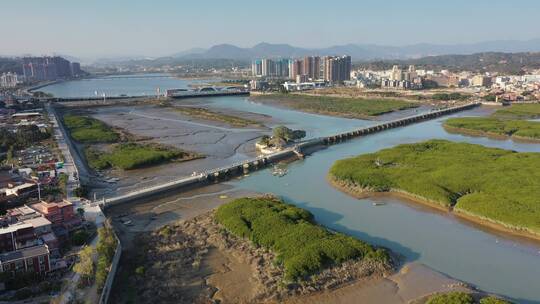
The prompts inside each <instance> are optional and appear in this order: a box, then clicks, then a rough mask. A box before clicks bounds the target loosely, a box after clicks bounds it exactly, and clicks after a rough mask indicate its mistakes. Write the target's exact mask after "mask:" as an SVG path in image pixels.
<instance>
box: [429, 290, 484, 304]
mask: <svg viewBox="0 0 540 304" xmlns="http://www.w3.org/2000/svg"><path fill="white" fill-rule="evenodd" d="M426 304H474V299H473V297H472V296H471V295H470V294H468V293H465V292H457V291H455V292H449V293H443V294H438V295H434V296H432V297H431V298H429V300H428V301H427V302H426Z"/></svg>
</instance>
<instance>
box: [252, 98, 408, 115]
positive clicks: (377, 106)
mask: <svg viewBox="0 0 540 304" xmlns="http://www.w3.org/2000/svg"><path fill="white" fill-rule="evenodd" d="M256 98H263V99H272V100H278V101H283V102H285V103H286V104H287V106H290V107H292V108H293V109H297V110H301V111H307V112H313V113H321V114H337V115H342V116H347V117H357V118H362V117H367V116H377V115H382V114H385V113H390V112H393V111H398V110H404V109H409V108H415V107H418V105H417V104H414V103H411V102H406V101H402V100H396V99H382V98H379V99H367V98H347V97H330V96H311V95H299V94H270V95H261V96H259V97H256Z"/></svg>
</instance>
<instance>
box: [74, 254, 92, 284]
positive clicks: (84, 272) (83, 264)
mask: <svg viewBox="0 0 540 304" xmlns="http://www.w3.org/2000/svg"><path fill="white" fill-rule="evenodd" d="M93 254H94V249H93V248H92V247H90V246H86V247H84V248H83V249H82V250H81V251H80V252H79V262H77V264H75V265H74V266H73V271H75V272H76V273H78V274H79V275H80V276H81V279H83V281H84V282H85V283H86V284H89V283H90V281H91V280H92V276H93V275H94V260H93V259H92V256H93Z"/></svg>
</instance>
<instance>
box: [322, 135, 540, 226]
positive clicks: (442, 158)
mask: <svg viewBox="0 0 540 304" xmlns="http://www.w3.org/2000/svg"><path fill="white" fill-rule="evenodd" d="M539 168H540V153H518V152H514V151H509V150H503V149H496V148H487V147H483V146H481V145H474V144H467V143H455V142H449V141H445V140H430V141H426V142H422V143H416V144H406V145H399V146H396V147H394V148H390V149H384V150H381V151H378V152H376V153H371V154H364V155H360V156H357V157H354V158H349V159H344V160H339V161H337V162H335V163H334V165H333V166H332V168H331V169H330V173H329V174H330V177H331V178H332V179H334V180H335V181H336V182H337V183H339V184H343V185H347V186H351V187H353V188H355V189H362V190H363V191H404V192H406V193H409V194H411V195H413V196H417V197H419V198H422V199H423V200H427V201H430V202H433V203H437V204H440V205H442V206H446V207H451V206H454V210H458V211H460V212H464V213H467V214H469V215H471V216H474V217H477V218H480V219H485V220H490V221H492V222H496V223H499V224H501V225H504V226H506V227H508V228H512V229H516V230H528V231H529V232H531V233H535V234H540V170H539Z"/></svg>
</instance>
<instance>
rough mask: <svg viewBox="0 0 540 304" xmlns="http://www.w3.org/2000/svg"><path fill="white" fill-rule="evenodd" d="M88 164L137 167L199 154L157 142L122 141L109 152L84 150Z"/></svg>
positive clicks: (94, 165)
mask: <svg viewBox="0 0 540 304" xmlns="http://www.w3.org/2000/svg"><path fill="white" fill-rule="evenodd" d="M85 154H86V159H87V161H88V164H89V165H90V166H91V167H92V168H94V169H98V170H103V169H108V168H112V167H114V168H119V169H123V170H132V169H139V168H143V167H148V166H152V165H158V164H162V163H164V162H169V161H173V160H174V161H186V160H191V159H194V158H199V157H200V156H199V155H197V154H195V153H190V152H186V151H183V150H179V149H175V148H171V147H166V146H162V145H157V144H138V143H122V144H117V145H114V146H113V147H112V149H111V151H110V152H102V151H98V150H97V149H93V148H87V149H86V150H85Z"/></svg>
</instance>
